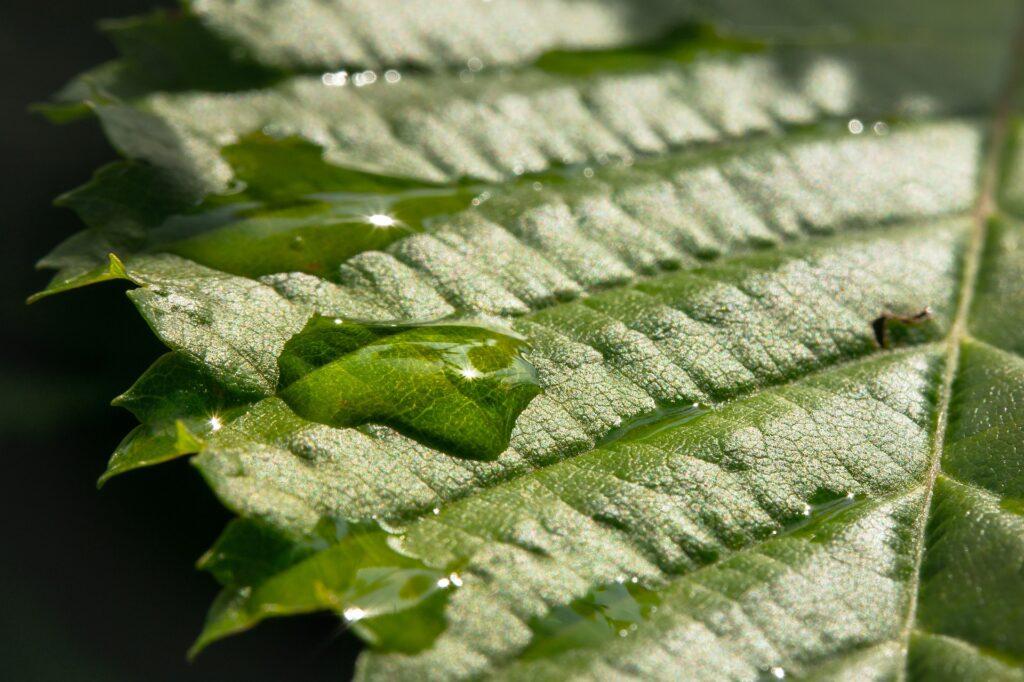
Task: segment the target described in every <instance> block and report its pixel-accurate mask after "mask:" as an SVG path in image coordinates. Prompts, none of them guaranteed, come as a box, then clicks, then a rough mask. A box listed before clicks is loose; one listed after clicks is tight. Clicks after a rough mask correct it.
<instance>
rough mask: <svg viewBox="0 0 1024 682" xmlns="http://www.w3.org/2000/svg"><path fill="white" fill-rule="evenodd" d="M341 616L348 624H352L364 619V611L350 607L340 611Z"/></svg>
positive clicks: (356, 607)
mask: <svg viewBox="0 0 1024 682" xmlns="http://www.w3.org/2000/svg"><path fill="white" fill-rule="evenodd" d="M341 615H342V616H343V617H344V618H345V620H347V621H348V622H350V623H354V622H356V621H357V620H362V619H363V618H366V611H365V610H364V609H361V608H359V607H358V606H352V607H349V608H347V609H345V610H344V611H342V613H341Z"/></svg>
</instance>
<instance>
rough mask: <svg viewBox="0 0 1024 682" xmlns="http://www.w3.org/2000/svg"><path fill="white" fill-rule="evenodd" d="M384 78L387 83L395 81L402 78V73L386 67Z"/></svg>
mask: <svg viewBox="0 0 1024 682" xmlns="http://www.w3.org/2000/svg"><path fill="white" fill-rule="evenodd" d="M384 80H386V81H387V82H388V83H397V82H398V81H400V80H402V74H400V73H399V72H398V71H395V70H394V69H388V70H387V71H385V72H384Z"/></svg>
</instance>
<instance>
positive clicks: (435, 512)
mask: <svg viewBox="0 0 1024 682" xmlns="http://www.w3.org/2000/svg"><path fill="white" fill-rule="evenodd" d="M431 512H433V514H434V516H437V515H438V514H440V513H441V509H440V507H434V508H433V509H431Z"/></svg>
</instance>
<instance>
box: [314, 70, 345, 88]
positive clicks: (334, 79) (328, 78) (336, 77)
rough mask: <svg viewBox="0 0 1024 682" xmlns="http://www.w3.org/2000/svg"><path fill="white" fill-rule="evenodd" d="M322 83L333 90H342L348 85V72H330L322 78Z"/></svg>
mask: <svg viewBox="0 0 1024 682" xmlns="http://www.w3.org/2000/svg"><path fill="white" fill-rule="evenodd" d="M320 81H321V82H322V83H323V84H324V85H326V86H328V87H331V88H341V87H344V86H345V85H348V71H328V72H327V73H325V74H323V75H322V76H320Z"/></svg>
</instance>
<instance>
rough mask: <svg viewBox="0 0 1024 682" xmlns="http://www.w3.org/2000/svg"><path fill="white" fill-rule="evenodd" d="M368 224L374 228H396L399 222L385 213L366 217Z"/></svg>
mask: <svg viewBox="0 0 1024 682" xmlns="http://www.w3.org/2000/svg"><path fill="white" fill-rule="evenodd" d="M366 222H368V223H370V224H371V225H373V226H374V227H394V226H395V225H397V224H398V221H397V220H395V219H394V218H392V217H391V216H389V215H387V214H385V213H374V214H373V215H368V216H366Z"/></svg>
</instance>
